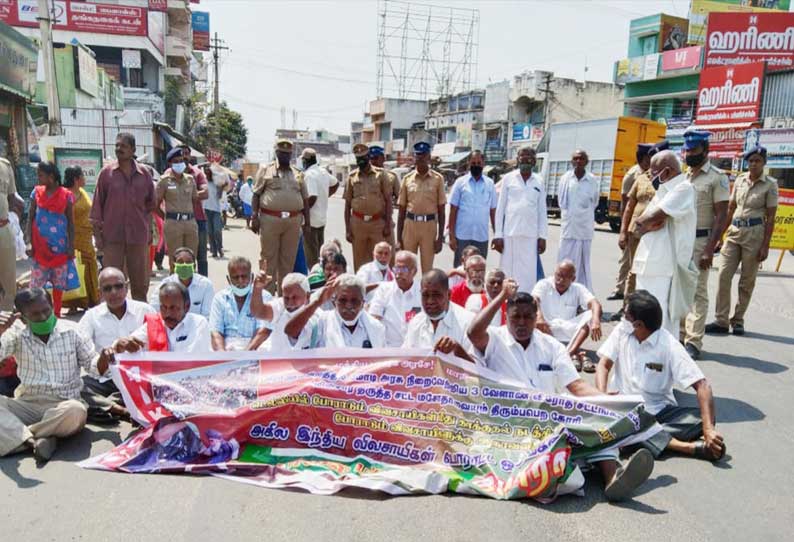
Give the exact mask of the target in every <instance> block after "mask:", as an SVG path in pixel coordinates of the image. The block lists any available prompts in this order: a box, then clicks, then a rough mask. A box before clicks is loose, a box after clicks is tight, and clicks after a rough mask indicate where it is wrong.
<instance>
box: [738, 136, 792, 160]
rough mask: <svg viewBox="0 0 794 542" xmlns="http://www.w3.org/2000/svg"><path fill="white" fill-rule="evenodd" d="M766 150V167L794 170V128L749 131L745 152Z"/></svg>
mask: <svg viewBox="0 0 794 542" xmlns="http://www.w3.org/2000/svg"><path fill="white" fill-rule="evenodd" d="M758 145H761V146H763V147H764V148H766V153H767V154H766V165H767V167H769V168H772V169H792V168H794V128H782V129H770V130H767V129H755V130H747V134H746V135H745V142H744V150H749V149H751V148H753V147H756V146H758Z"/></svg>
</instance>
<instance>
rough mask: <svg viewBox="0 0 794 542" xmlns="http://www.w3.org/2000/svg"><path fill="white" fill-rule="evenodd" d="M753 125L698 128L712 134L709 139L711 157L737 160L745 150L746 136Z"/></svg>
mask: <svg viewBox="0 0 794 542" xmlns="http://www.w3.org/2000/svg"><path fill="white" fill-rule="evenodd" d="M751 127H752V124H750V123H745V124H738V125H732V124H726V125H723V126H719V125H714V126H700V125H699V126H698V128H699V129H704V130H708V131H709V132H711V136H710V137H709V155H710V156H712V157H713V158H735V157H736V156H737V155H739V154H741V153H742V149H744V142H745V134H746V133H747V131H748V130H749V129H750V128H751Z"/></svg>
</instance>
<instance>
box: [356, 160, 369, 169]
mask: <svg viewBox="0 0 794 542" xmlns="http://www.w3.org/2000/svg"><path fill="white" fill-rule="evenodd" d="M367 164H369V158H366V157H364V158H356V165H357V166H358V168H359V169H364V168H366V167H367Z"/></svg>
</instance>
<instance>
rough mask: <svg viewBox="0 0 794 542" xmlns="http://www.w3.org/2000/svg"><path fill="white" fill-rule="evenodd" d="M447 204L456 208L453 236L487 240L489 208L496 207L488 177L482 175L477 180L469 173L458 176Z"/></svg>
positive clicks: (490, 181) (489, 221)
mask: <svg viewBox="0 0 794 542" xmlns="http://www.w3.org/2000/svg"><path fill="white" fill-rule="evenodd" d="M449 204H450V205H454V206H455V207H457V208H458V217H457V220H456V221H455V237H457V238H458V239H466V240H470V241H480V242H484V241H488V227H489V224H490V223H491V209H496V189H495V188H494V183H493V180H491V178H490V177H486V176H485V175H483V176H482V177H480V180H478V181H477V180H474V178H473V177H472V176H471V174H466V175H464V176H462V177H458V179H457V180H456V181H455V185H454V186H453V187H452V194H451V195H450V197H449Z"/></svg>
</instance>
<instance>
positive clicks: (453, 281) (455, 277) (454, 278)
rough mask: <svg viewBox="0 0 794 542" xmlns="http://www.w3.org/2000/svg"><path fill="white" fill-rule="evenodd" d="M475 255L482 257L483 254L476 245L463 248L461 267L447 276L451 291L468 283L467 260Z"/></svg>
mask: <svg viewBox="0 0 794 542" xmlns="http://www.w3.org/2000/svg"><path fill="white" fill-rule="evenodd" d="M475 254H476V255H477V256H482V252H480V249H479V248H477V247H475V246H474V245H468V246H466V247H464V248H463V250H462V251H461V253H460V265H459V266H457V267H456V268H455V269H453V270H452V271H450V272H449V273H448V274H447V276H448V277H449V288H450V289H452V288H454V287H455V286H457V285H458V284H460V283H461V282H466V260H468V259H469V257H470V256H474V255H475Z"/></svg>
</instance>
